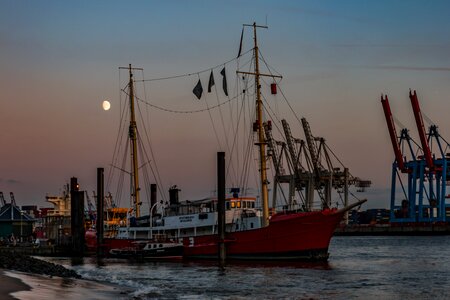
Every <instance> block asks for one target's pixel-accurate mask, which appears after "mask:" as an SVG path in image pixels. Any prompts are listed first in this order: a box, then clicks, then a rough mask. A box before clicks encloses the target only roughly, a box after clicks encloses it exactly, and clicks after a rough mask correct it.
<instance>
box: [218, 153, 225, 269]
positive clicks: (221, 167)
mask: <svg viewBox="0 0 450 300" xmlns="http://www.w3.org/2000/svg"><path fill="white" fill-rule="evenodd" d="M217 214H218V220H217V221H218V233H219V263H220V264H221V265H223V263H225V259H226V249H225V152H217Z"/></svg>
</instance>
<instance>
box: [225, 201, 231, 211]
mask: <svg viewBox="0 0 450 300" xmlns="http://www.w3.org/2000/svg"><path fill="white" fill-rule="evenodd" d="M225 206H226V207H227V210H230V201H227V202H226V203H225Z"/></svg>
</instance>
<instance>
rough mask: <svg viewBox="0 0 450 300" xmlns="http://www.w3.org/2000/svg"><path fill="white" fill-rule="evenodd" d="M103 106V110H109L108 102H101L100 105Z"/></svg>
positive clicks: (109, 104)
mask: <svg viewBox="0 0 450 300" xmlns="http://www.w3.org/2000/svg"><path fill="white" fill-rule="evenodd" d="M102 106H103V110H109V109H110V108H111V103H109V101H106V100H105V101H103V103H102Z"/></svg>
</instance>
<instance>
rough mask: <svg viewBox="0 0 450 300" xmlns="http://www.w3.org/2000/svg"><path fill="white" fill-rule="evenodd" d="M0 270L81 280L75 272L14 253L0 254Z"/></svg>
mask: <svg viewBox="0 0 450 300" xmlns="http://www.w3.org/2000/svg"><path fill="white" fill-rule="evenodd" d="M0 269H7V270H15V271H21V272H28V273H33V274H40V275H48V276H58V277H63V278H78V279H79V278H81V276H80V275H78V274H77V273H76V272H75V271H73V270H69V269H66V268H65V267H63V266H61V265H57V264H54V263H51V262H47V261H43V260H40V259H37V258H34V257H31V256H28V255H24V254H19V253H14V252H2V253H0Z"/></svg>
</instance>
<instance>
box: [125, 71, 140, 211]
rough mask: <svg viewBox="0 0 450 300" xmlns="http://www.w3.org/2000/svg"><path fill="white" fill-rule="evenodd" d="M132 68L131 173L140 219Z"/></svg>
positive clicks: (133, 194)
mask: <svg viewBox="0 0 450 300" xmlns="http://www.w3.org/2000/svg"><path fill="white" fill-rule="evenodd" d="M133 69H134V68H131V64H130V65H128V70H129V74H130V81H129V83H128V87H129V94H128V96H129V100H130V127H129V133H128V134H129V137H130V146H131V164H132V172H131V177H132V178H131V180H132V184H133V186H132V189H131V191H132V195H131V196H132V199H133V200H134V201H133V204H134V211H135V217H136V218H139V217H140V205H141V202H140V196H139V191H140V187H139V174H138V173H139V172H138V168H139V167H138V159H137V127H136V115H135V111H134V86H133V72H132V70H133Z"/></svg>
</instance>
